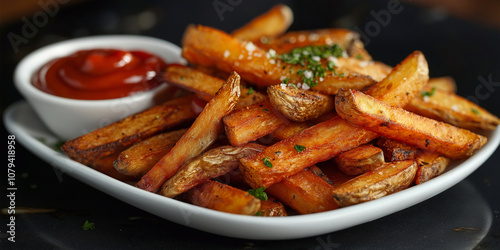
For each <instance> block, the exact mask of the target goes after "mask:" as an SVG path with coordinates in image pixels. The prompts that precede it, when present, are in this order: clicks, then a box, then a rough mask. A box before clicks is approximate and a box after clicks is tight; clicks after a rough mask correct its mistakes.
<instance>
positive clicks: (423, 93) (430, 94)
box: [420, 87, 436, 97]
mask: <svg viewBox="0 0 500 250" xmlns="http://www.w3.org/2000/svg"><path fill="white" fill-rule="evenodd" d="M435 92H436V88H435V87H432V89H431V91H425V90H424V91H422V92H421V93H420V95H421V96H422V97H425V96H433V95H434V93H435Z"/></svg>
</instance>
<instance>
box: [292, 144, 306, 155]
mask: <svg viewBox="0 0 500 250" xmlns="http://www.w3.org/2000/svg"><path fill="white" fill-rule="evenodd" d="M293 148H294V149H295V151H297V152H299V153H301V152H302V151H304V150H306V147H304V146H302V145H298V144H297V145H295V146H294V147H293Z"/></svg>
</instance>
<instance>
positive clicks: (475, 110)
mask: <svg viewBox="0 0 500 250" xmlns="http://www.w3.org/2000/svg"><path fill="white" fill-rule="evenodd" d="M471 111H472V112H474V114H476V115H479V110H477V109H475V108H472V109H471Z"/></svg>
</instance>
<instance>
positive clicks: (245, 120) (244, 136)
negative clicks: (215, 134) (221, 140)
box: [222, 100, 286, 146]
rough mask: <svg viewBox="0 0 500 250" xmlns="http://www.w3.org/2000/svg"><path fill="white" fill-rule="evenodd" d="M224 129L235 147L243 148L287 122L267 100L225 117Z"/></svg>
mask: <svg viewBox="0 0 500 250" xmlns="http://www.w3.org/2000/svg"><path fill="white" fill-rule="evenodd" d="M222 120H223V122H224V129H225V131H226V136H227V137H228V139H229V142H230V143H231V145H233V146H241V145H244V144H246V143H248V142H250V141H254V140H256V139H258V138H260V137H262V136H265V135H267V134H269V133H271V132H273V131H274V130H275V129H277V128H279V127H280V126H281V125H282V124H283V123H285V122H286V119H285V118H284V117H281V116H280V114H279V113H278V112H277V111H275V110H274V109H273V107H272V106H271V103H270V102H269V101H268V100H266V101H263V102H260V103H257V104H253V105H250V106H248V107H247V108H245V109H241V110H237V111H234V112H232V113H231V114H229V115H227V116H225V117H224V118H223V119H222Z"/></svg>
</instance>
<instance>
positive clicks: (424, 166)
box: [415, 150, 450, 185]
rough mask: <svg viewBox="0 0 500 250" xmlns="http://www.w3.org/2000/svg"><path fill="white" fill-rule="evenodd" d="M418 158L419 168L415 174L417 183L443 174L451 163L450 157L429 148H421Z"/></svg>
mask: <svg viewBox="0 0 500 250" xmlns="http://www.w3.org/2000/svg"><path fill="white" fill-rule="evenodd" d="M416 160H417V164H418V169H417V174H416V175H415V184H417V185H419V184H422V183H424V182H426V181H428V180H430V179H432V178H434V177H436V176H439V175H441V174H442V173H443V172H444V171H445V170H446V167H447V166H448V164H449V163H450V159H449V158H447V157H444V156H442V155H440V154H438V153H435V152H431V151H428V150H421V151H420V152H419V153H418V155H417V159H416Z"/></svg>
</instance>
